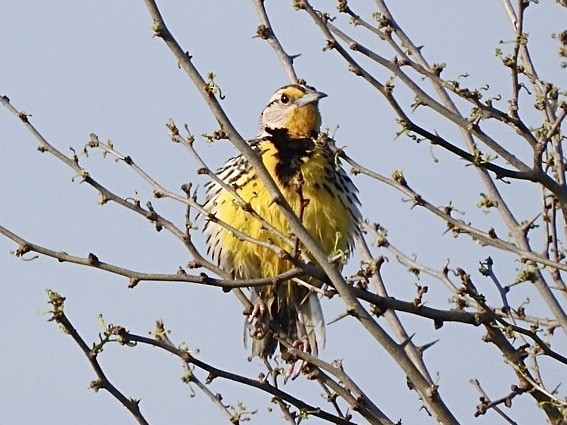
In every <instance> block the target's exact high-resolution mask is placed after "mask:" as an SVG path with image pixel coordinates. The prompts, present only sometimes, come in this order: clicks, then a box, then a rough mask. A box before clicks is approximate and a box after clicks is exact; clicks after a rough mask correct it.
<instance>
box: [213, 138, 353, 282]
mask: <svg viewBox="0 0 567 425" xmlns="http://www.w3.org/2000/svg"><path fill="white" fill-rule="evenodd" d="M320 149H321V148H320V147H316V148H315V152H314V154H313V155H312V156H311V157H310V158H308V159H306V160H305V163H304V164H303V165H302V167H301V171H302V174H303V179H304V183H303V184H302V191H303V198H304V199H306V200H308V201H309V202H308V204H307V205H306V206H305V208H304V211H303V224H304V226H305V228H306V229H307V231H308V232H309V233H310V234H311V235H312V236H313V237H314V238H315V240H316V241H317V242H318V243H319V244H320V246H321V248H322V249H323V250H324V251H325V252H326V253H327V254H329V255H330V254H332V253H334V252H337V251H339V250H342V251H343V252H346V251H347V250H348V248H349V244H350V241H351V237H352V233H353V232H354V229H355V227H356V223H355V218H354V217H353V214H352V213H351V212H350V211H349V209H348V208H347V206H346V205H345V204H347V203H348V200H347V198H345V195H344V194H342V195H341V193H340V191H339V188H338V186H337V185H336V184H335V183H333V182H332V181H329V173H332V172H334V168H333V167H334V164H333V163H332V161H330V159H331V160H332V157H329V155H324V154H323V153H322V152H321V151H320ZM260 150H261V151H262V160H263V162H264V165H265V166H266V168H267V170H268V171H269V172H270V174H271V175H272V176H274V175H275V167H276V164H277V156H276V154H277V151H276V149H275V148H274V146H273V145H272V144H271V143H270V142H263V143H262V145H261V146H260ZM329 162H331V163H329ZM275 180H276V183H277V184H278V186H279V188H280V190H281V191H282V194H283V195H284V197H285V198H286V199H287V201H288V202H289V204H290V205H291V207H292V208H293V210H294V211H295V212H296V214H298V216H299V213H300V211H301V199H300V196H299V194H298V193H297V189H296V187H297V186H296V184H295V183H296V180H294V181H292V182H291V184H288V185H282V184H281V182H279V181H278V180H277V179H275ZM244 182H245V183H244ZM236 186H237V193H238V194H239V195H240V196H241V197H242V198H243V199H244V200H245V201H246V202H249V203H250V205H251V206H252V208H253V209H254V211H256V212H257V213H258V214H259V215H260V216H261V217H263V218H264V219H265V220H266V221H267V222H268V223H269V224H270V225H271V226H273V227H274V228H276V229H278V230H279V231H280V232H281V233H283V234H284V235H286V236H287V237H288V238H290V239H292V238H293V235H292V234H290V231H289V226H288V224H287V222H286V220H285V218H284V217H283V215H282V214H281V212H280V210H279V207H278V206H277V205H275V204H272V205H270V202H271V197H270V195H269V193H268V191H267V190H266V188H265V186H264V185H263V183H262V182H261V181H260V180H259V179H258V177H257V176H254V177H252V178H250V176H247V177H246V176H243V177H242V178H241V179H240V181H237V182H236ZM215 215H216V216H217V218H218V219H219V220H221V221H224V222H226V223H227V224H229V225H231V226H233V227H234V228H236V229H238V230H240V231H241V232H243V233H245V234H247V235H248V236H250V237H251V238H253V239H256V240H259V241H263V242H268V241H269V242H272V243H273V244H275V245H277V246H279V247H280V248H283V249H285V250H287V251H288V252H291V251H292V250H293V247H292V246H289V245H288V244H286V243H285V242H284V241H283V240H282V239H281V238H279V237H277V236H276V235H275V234H274V233H273V232H271V231H268V230H266V229H265V228H263V226H262V224H261V223H260V221H259V220H257V219H255V218H254V217H252V216H251V215H250V213H248V212H246V211H245V210H244V209H243V208H242V207H241V206H240V205H239V204H238V203H237V202H236V201H235V200H234V198H233V196H232V195H231V194H230V193H228V192H227V191H222V192H221V193H220V194H219V196H218V198H217V200H216V211H215ZM217 238H218V242H219V245H220V246H221V247H222V253H221V254H220V255H219V257H220V264H221V265H224V266H228V267H230V268H234V271H235V273H236V276H237V277H238V278H241V279H249V278H257V277H269V276H275V275H278V274H280V273H283V272H285V271H286V270H289V269H290V267H291V265H290V263H289V262H288V261H285V260H283V259H282V258H280V257H279V256H278V255H277V254H276V253H275V252H274V251H273V250H271V249H269V248H266V247H261V246H259V245H257V244H254V243H252V242H248V241H242V240H240V239H239V238H237V237H236V236H234V235H233V233H232V232H230V231H228V230H226V229H221V230H220V231H219V234H218V237H217Z"/></svg>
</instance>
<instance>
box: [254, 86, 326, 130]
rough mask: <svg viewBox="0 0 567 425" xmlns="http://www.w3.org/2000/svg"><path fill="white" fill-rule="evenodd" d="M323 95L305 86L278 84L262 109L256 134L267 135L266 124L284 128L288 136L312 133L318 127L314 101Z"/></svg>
mask: <svg viewBox="0 0 567 425" xmlns="http://www.w3.org/2000/svg"><path fill="white" fill-rule="evenodd" d="M326 96H327V95H326V94H325V93H321V92H318V91H317V90H315V89H314V88H313V87H309V86H306V85H300V84H291V85H289V86H284V87H282V88H281V89H279V90H278V91H276V92H275V93H274V95H273V96H272V97H271V99H270V101H269V102H268V105H267V106H266V108H265V109H264V111H263V112H262V117H261V118H260V130H259V133H258V137H263V136H267V135H268V133H267V132H266V127H267V128H285V129H287V130H288V134H289V135H290V137H292V138H305V137H312V136H313V135H316V134H317V133H318V132H319V127H320V126H321V114H320V113H319V107H318V106H319V105H318V102H319V100H320V99H322V98H324V97H326Z"/></svg>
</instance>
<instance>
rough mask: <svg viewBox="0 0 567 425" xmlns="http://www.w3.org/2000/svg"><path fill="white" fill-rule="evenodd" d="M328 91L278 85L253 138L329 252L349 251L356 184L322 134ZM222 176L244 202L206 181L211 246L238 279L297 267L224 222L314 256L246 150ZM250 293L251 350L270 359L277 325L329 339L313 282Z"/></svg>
mask: <svg viewBox="0 0 567 425" xmlns="http://www.w3.org/2000/svg"><path fill="white" fill-rule="evenodd" d="M325 96H326V95H325V94H324V93H321V92H317V91H316V90H315V89H313V88H312V87H309V86H306V85H299V84H292V85H288V86H285V87H282V88H280V89H279V90H277V91H276V93H275V94H274V95H273V96H272V97H271V99H270V101H269V102H268V105H267V106H266V108H265V109H264V111H263V112H262V116H261V118H260V129H259V132H258V134H257V136H256V137H255V138H254V139H253V140H252V141H250V143H251V146H252V147H253V149H254V150H255V151H256V152H257V153H258V155H260V156H261V158H262V161H263V163H264V165H265V167H266V169H267V170H268V172H269V173H270V175H271V176H272V178H273V179H274V181H275V182H276V184H277V185H278V187H279V189H280V190H281V192H282V194H283V196H284V197H285V198H286V200H287V202H288V203H289V204H290V206H291V207H292V208H293V210H294V211H295V212H296V214H297V215H298V217H299V218H300V219H301V220H302V222H303V225H304V226H305V228H306V230H307V231H308V232H309V233H310V234H311V235H312V236H313V237H314V238H315V240H316V241H318V242H319V244H320V246H321V248H322V249H323V250H324V251H325V252H326V253H328V254H329V255H331V254H333V253H335V254H336V253H345V254H348V252H349V250H350V249H351V247H352V242H353V235H354V233H355V232H356V231H357V229H358V222H359V218H360V212H359V209H358V199H357V192H358V191H357V189H356V187H355V186H354V184H353V183H352V181H351V179H350V178H349V177H348V175H347V174H346V173H345V171H344V170H343V168H341V165H340V162H339V160H338V158H336V156H335V155H334V154H333V152H332V151H331V149H330V147H329V145H328V142H327V141H326V140H324V138H321V137H319V129H320V125H321V115H320V113H319V108H318V102H319V100H320V99H322V98H323V97H325ZM217 175H218V177H219V178H220V179H221V180H223V181H224V182H225V183H226V184H227V185H229V186H230V187H232V188H234V190H235V191H236V193H237V195H239V196H240V198H241V201H240V202H238V201H237V200H236V199H235V196H234V195H233V194H232V193H231V192H230V191H228V190H225V189H224V188H222V187H221V185H219V184H218V183H215V182H210V183H208V184H207V189H206V202H205V208H206V209H207V210H208V211H209V212H210V214H212V215H214V217H215V220H209V221H207V222H206V224H205V234H206V236H207V252H208V253H209V254H210V255H211V256H212V258H213V260H215V261H216V262H217V263H218V264H219V266H221V267H222V268H223V269H225V270H227V271H231V272H232V273H233V274H234V276H235V278H238V279H251V278H262V277H272V276H276V275H278V274H281V273H283V272H285V271H287V270H289V269H290V268H292V265H291V263H290V262H289V261H288V260H286V259H284V258H282V256H281V255H278V254H277V253H276V252H275V251H274V250H272V249H270V248H268V247H266V246H260V245H258V244H255V243H253V242H251V241H247V240H243V239H242V238H241V237H240V238H239V237H237V236H235V235H234V233H233V232H231V231H230V230H228V229H226V228H225V227H223V226H222V224H221V223H219V221H220V222H224V223H226V224H228V225H230V226H231V227H232V228H234V229H236V230H238V231H239V232H241V233H243V234H246V235H248V236H250V237H251V238H252V239H254V240H258V241H262V242H269V243H271V244H274V245H276V246H278V247H280V248H283V249H285V250H286V251H288V252H292V251H294V252H297V251H299V252H302V253H303V254H304V256H306V257H307V258H309V257H310V256H309V252H306V250H305V249H304V248H303V247H302V245H301V244H299V243H298V242H296V245H295V249H294V247H293V246H291V247H290V244H289V241H290V240H292V239H293V235H291V234H290V230H289V225H288V223H287V221H286V219H285V218H284V217H283V215H282V213H281V211H280V209H279V206H278V205H274V204H272V200H271V197H270V195H269V193H268V191H267V190H266V188H265V186H264V184H263V183H262V181H261V180H260V179H259V177H258V176H257V174H256V172H255V170H254V169H253V168H252V166H251V165H250V164H249V163H248V161H247V160H246V159H245V158H244V157H243V156H242V155H239V156H236V157H234V158H232V159H230V160H228V161H227V162H226V164H225V165H224V166H223V167H222V168H220V170H219V171H218V172H217ZM242 200H243V201H244V202H246V203H248V205H249V207H251V208H252V209H253V210H254V212H256V213H257V214H258V215H259V216H260V217H262V218H263V220H265V222H266V223H267V224H268V226H266V225H265V224H263V223H262V222H261V220H259V219H258V218H257V217H254V216H253V215H252V214H251V213H250V209H249V208H243V205H242ZM270 226H271V229H270ZM303 281H307V282H308V283H309V284H310V285H312V286H313V287H320V286H321V282H317V281H314V280H313V279H308V278H305V279H303ZM251 292H252V301H253V303H255V305H256V306H257V307H256V308H254V311H253V313H251V315H250V317H249V320H248V323H249V324H250V328H251V329H250V331H249V332H250V334H251V336H252V354H253V355H256V356H260V357H263V358H266V357H268V356H271V355H272V354H273V353H274V352H275V350H276V346H277V343H276V340H275V339H274V337H273V334H272V331H271V329H274V328H275V329H279V330H281V331H283V332H284V333H285V334H286V335H288V336H289V337H290V338H291V339H292V340H293V341H297V343H298V344H300V345H301V346H302V347H303V349H305V350H308V351H309V352H311V353H313V354H317V347H318V344H320V343H321V342H322V340H324V321H323V316H322V311H321V306H320V304H319V298H318V296H317V294H316V293H315V292H313V291H312V290H311V289H309V288H308V285H307V286H306V285H300V284H299V283H297V282H296V281H287V282H278V283H275V284H272V285H267V286H263V287H259V288H252V289H251ZM258 306H259V307H258ZM270 326H271V328H270ZM281 351H282V352H284V351H285V349H283V348H282V349H281Z"/></svg>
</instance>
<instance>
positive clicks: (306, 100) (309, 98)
mask: <svg viewBox="0 0 567 425" xmlns="http://www.w3.org/2000/svg"><path fill="white" fill-rule="evenodd" d="M324 97H327V95H326V94H325V93H322V92H319V91H313V92H311V93H306V94H304V95H303V96H301V97H300V98H299V99H297V100H296V101H295V102H294V103H295V104H296V105H297V106H298V107H301V106H305V105H309V104H310V103H315V102H318V101H319V100H321V99H323V98H324Z"/></svg>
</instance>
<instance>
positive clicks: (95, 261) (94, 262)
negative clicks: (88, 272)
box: [87, 252, 100, 267]
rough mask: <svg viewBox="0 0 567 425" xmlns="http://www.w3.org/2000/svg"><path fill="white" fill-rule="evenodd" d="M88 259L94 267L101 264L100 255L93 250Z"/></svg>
mask: <svg viewBox="0 0 567 425" xmlns="http://www.w3.org/2000/svg"><path fill="white" fill-rule="evenodd" d="M87 261H88V262H89V264H90V265H91V266H94V267H98V266H99V265H100V261H99V259H98V257H97V256H96V255H94V254H93V253H92V252H89V255H88V257H87Z"/></svg>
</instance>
